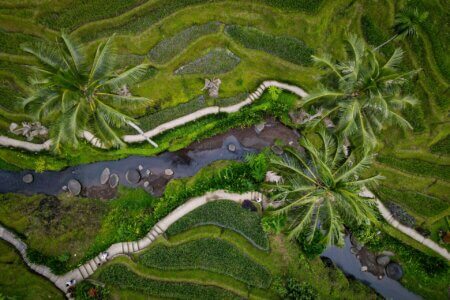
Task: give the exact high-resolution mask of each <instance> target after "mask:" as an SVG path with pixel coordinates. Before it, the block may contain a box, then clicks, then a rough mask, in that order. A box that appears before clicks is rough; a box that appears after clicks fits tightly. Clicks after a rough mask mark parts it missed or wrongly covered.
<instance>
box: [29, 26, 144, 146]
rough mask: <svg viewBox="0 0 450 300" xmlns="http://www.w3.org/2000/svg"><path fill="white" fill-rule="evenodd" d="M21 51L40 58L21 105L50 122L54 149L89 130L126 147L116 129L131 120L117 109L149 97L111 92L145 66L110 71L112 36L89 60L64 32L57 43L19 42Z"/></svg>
mask: <svg viewBox="0 0 450 300" xmlns="http://www.w3.org/2000/svg"><path fill="white" fill-rule="evenodd" d="M22 49H23V50H24V51H26V52H28V53H30V54H32V55H33V56H35V57H36V58H37V59H38V61H39V62H40V65H39V66H36V67H33V69H34V71H35V77H34V78H31V84H32V88H33V92H32V94H31V96H29V97H28V98H26V99H24V102H23V105H24V109H25V110H26V111H27V112H30V113H31V114H32V115H33V116H34V117H35V118H37V119H40V120H43V121H46V122H48V123H51V126H50V133H51V136H52V137H53V147H54V150H55V151H56V152H60V151H61V147H62V146H63V145H71V146H72V147H74V148H76V147H77V146H78V139H79V137H80V135H81V134H82V132H83V131H84V130H87V129H91V130H93V131H94V133H95V135H96V136H97V137H98V138H99V139H100V140H101V141H102V143H103V144H104V145H105V146H107V147H121V146H123V145H124V143H123V142H122V140H121V139H120V137H119V136H118V134H117V133H116V132H115V130H114V129H115V128H119V127H122V126H123V125H125V124H129V125H131V126H133V125H135V124H134V119H133V118H132V117H130V116H128V115H127V114H125V113H123V112H121V109H122V108H124V107H127V108H138V107H145V106H146V105H148V103H149V100H148V99H147V98H144V97H133V96H128V95H125V96H124V95H119V94H118V93H116V92H115V91H117V90H118V89H120V88H121V87H123V86H124V85H130V84H133V83H135V82H137V81H138V80H140V79H141V78H142V77H143V76H144V75H145V74H146V72H147V69H148V65H146V64H141V65H138V66H136V67H133V68H131V69H129V70H126V71H124V72H122V73H120V74H117V73H116V72H114V67H115V62H116V55H115V49H114V46H113V37H111V38H109V39H108V40H107V41H106V42H105V43H102V44H100V45H99V46H98V48H97V51H96V53H95V56H94V58H93V61H92V63H91V64H89V61H88V59H87V55H86V53H85V52H84V51H83V50H84V49H83V47H82V46H81V45H80V44H79V43H78V42H76V41H75V40H73V39H72V38H71V37H69V36H68V35H67V34H65V33H63V34H62V35H61V39H58V40H57V42H56V44H49V43H47V44H44V43H40V44H37V45H34V46H30V45H22Z"/></svg>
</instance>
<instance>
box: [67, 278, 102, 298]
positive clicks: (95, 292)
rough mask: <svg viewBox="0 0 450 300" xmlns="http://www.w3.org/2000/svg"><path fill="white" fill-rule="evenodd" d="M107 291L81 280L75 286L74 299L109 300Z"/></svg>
mask: <svg viewBox="0 0 450 300" xmlns="http://www.w3.org/2000/svg"><path fill="white" fill-rule="evenodd" d="M108 296H109V290H108V289H107V288H105V287H102V286H100V285H98V284H94V283H92V282H90V281H86V280H83V281H81V282H79V283H77V285H76V286H75V298H76V299H77V300H92V299H96V300H102V299H109V297H108Z"/></svg>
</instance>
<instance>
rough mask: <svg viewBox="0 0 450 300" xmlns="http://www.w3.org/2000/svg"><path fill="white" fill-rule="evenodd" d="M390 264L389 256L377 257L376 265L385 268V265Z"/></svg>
mask: <svg viewBox="0 0 450 300" xmlns="http://www.w3.org/2000/svg"><path fill="white" fill-rule="evenodd" d="M390 262H391V259H390V257H389V256H386V255H379V256H378V257H377V264H379V265H380V266H383V267H385V266H387V264H388V263H390Z"/></svg>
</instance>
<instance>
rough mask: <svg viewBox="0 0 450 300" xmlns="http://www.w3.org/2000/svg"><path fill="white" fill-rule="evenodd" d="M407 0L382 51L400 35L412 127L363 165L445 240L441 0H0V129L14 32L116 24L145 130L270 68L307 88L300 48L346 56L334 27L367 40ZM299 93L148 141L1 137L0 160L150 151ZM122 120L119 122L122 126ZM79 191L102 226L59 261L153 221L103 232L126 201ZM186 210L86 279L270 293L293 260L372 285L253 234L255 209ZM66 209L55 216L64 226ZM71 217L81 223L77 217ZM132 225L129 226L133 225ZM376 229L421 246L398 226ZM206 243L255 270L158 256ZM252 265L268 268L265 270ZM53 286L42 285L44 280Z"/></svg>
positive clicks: (15, 165)
mask: <svg viewBox="0 0 450 300" xmlns="http://www.w3.org/2000/svg"><path fill="white" fill-rule="evenodd" d="M405 5H408V6H411V7H418V8H419V9H420V10H422V11H427V12H428V13H429V17H428V19H427V21H426V23H425V24H424V25H423V26H421V28H419V34H418V36H417V37H415V38H407V39H403V40H395V41H394V42H393V43H391V44H389V45H388V46H387V47H384V48H382V51H381V53H380V55H382V56H387V55H388V54H390V53H392V52H393V50H394V48H395V46H401V47H402V48H403V49H404V50H405V54H406V63H405V66H404V68H405V70H406V69H408V70H410V69H421V72H420V73H419V75H418V78H417V79H415V81H414V82H412V83H410V84H408V86H407V87H406V88H407V90H409V91H410V92H411V93H412V94H414V95H415V96H416V97H417V98H418V99H419V105H417V106H415V107H413V108H407V109H405V111H404V112H403V113H404V115H405V116H406V118H407V119H408V121H410V123H411V124H412V125H413V127H414V128H413V130H412V131H409V132H408V131H407V132H403V131H400V130H396V129H393V128H389V129H388V130H386V131H385V132H384V134H383V136H382V137H381V141H382V145H381V146H380V147H379V150H380V154H379V155H378V157H377V163H376V164H375V167H374V168H372V169H371V170H370V171H369V172H368V173H375V172H379V173H381V174H382V175H384V176H385V177H386V180H384V181H383V182H382V184H381V185H380V186H379V187H378V189H377V190H376V193H377V195H378V196H379V197H380V199H381V200H382V201H383V202H385V203H395V204H397V205H399V206H401V208H402V209H403V210H404V211H405V212H406V213H407V214H409V215H411V216H412V217H414V219H415V226H416V227H418V228H420V229H421V231H423V232H424V233H426V234H429V235H430V237H431V238H432V239H433V240H435V241H436V242H439V243H441V244H442V245H444V246H445V247H447V249H450V246H449V245H448V244H444V243H442V242H441V238H440V236H439V232H440V231H449V230H450V196H449V195H450V174H449V169H450V154H449V150H450V148H449V147H450V144H449V139H450V123H449V118H448V112H449V111H448V108H449V103H450V92H449V81H450V73H449V72H450V57H449V55H448V53H447V52H448V51H447V48H448V45H449V44H450V37H449V35H448V34H442V32H447V33H448V32H449V30H450V29H449V26H450V25H449V24H450V22H448V13H447V11H448V7H447V6H448V3H447V2H446V1H443V0H410V1H407V0H399V1H395V2H394V1H390V0H366V1H355V0H320V1H314V0H284V1H283V0H147V1H145V0H126V1H125V0H109V1H108V5H107V6H105V5H104V1H103V0H92V1H83V0H60V1H50V0H47V1H38V0H27V1H14V0H0V135H5V136H10V137H14V138H18V137H17V136H15V135H13V134H12V133H11V132H10V131H9V124H10V123H11V122H13V121H15V122H18V121H21V120H24V119H26V118H27V117H26V115H25V113H24V111H23V109H22V106H21V104H20V99H21V97H23V96H25V95H26V93H27V92H28V91H29V84H28V83H27V80H28V76H29V75H30V74H31V72H30V67H33V66H36V64H37V61H36V60H35V59H34V58H33V57H31V56H28V55H26V53H25V52H23V51H22V50H21V49H20V45H21V44H23V43H36V42H37V41H40V40H47V41H52V40H54V39H55V37H56V36H57V35H58V33H59V31H60V30H62V29H64V30H65V31H67V32H68V33H70V34H71V35H72V36H73V37H76V38H78V39H79V40H81V41H82V42H84V43H85V45H86V49H87V50H88V51H89V52H94V51H95V48H96V46H97V45H98V44H99V43H100V42H101V41H104V40H105V38H107V37H109V36H111V35H112V34H114V33H115V34H116V45H117V47H118V52H119V55H118V63H119V65H120V66H121V67H122V68H126V67H128V66H133V65H136V64H137V63H140V62H146V63H149V64H150V65H151V66H152V69H151V71H150V72H149V73H148V75H147V76H146V77H145V79H144V80H143V81H141V82H140V83H138V84H136V85H134V86H132V87H131V91H132V93H133V94H134V95H139V96H145V97H148V98H150V99H152V100H153V101H152V103H151V104H150V105H148V107H146V108H145V109H139V110H134V111H133V110H131V111H130V112H129V113H131V114H132V115H133V116H134V117H136V118H137V119H138V121H139V123H140V125H141V127H142V128H143V129H144V130H150V129H152V128H155V127H156V126H158V125H160V124H162V123H164V122H166V121H168V120H170V119H173V118H174V117H180V116H183V115H185V114H187V113H191V112H193V111H195V110H197V109H199V108H204V107H208V106H213V105H231V104H235V103H237V102H239V101H241V100H242V99H243V98H245V96H246V94H247V93H248V92H250V91H253V90H254V89H255V88H256V87H257V86H258V85H259V84H260V83H261V82H262V81H264V80H268V79H276V80H279V81H282V82H286V83H291V84H295V85H298V86H300V87H302V88H304V89H305V90H306V91H308V92H310V91H312V90H313V89H314V87H315V86H316V84H317V81H318V80H319V79H321V78H322V75H323V71H322V70H320V69H318V68H315V67H313V66H312V64H311V58H310V56H311V54H322V53H330V54H332V55H333V56H335V57H340V58H341V57H344V56H345V54H346V51H345V48H344V43H343V40H344V39H345V37H346V36H347V34H348V33H351V32H352V33H357V34H359V35H361V36H363V37H364V38H365V40H366V41H367V43H369V44H371V45H379V44H381V43H382V42H384V41H385V40H387V39H389V37H390V36H392V35H393V33H392V29H391V24H392V23H393V19H394V16H395V14H396V12H398V11H399V10H400V9H401V8H402V7H404V6H405ZM213 76H216V77H219V78H220V79H221V81H222V85H221V89H220V98H219V99H209V98H208V97H205V96H204V94H203V92H202V90H201V89H202V88H203V85H204V79H205V78H210V77H213ZM297 101H298V99H297V97H295V96H293V95H291V94H287V93H283V94H281V96H280V99H279V101H278V102H277V101H272V100H271V98H270V97H269V96H268V95H267V94H265V95H264V96H263V97H262V99H261V100H259V102H257V104H255V105H252V106H251V107H248V108H246V109H244V110H243V111H241V112H239V113H236V114H234V115H231V116H228V115H227V116H224V115H219V116H214V117H205V118H202V119H201V120H199V121H197V122H195V123H190V124H187V125H185V126H183V127H180V128H177V129H174V130H171V131H169V132H167V133H164V134H162V135H160V136H158V137H156V138H155V141H156V142H157V143H158V144H159V145H160V147H159V148H158V149H154V148H153V147H151V146H150V145H148V144H139V145H133V146H129V147H128V148H124V149H119V150H110V151H103V150H99V149H94V148H92V147H90V146H89V145H87V144H83V145H81V147H80V149H79V150H78V151H77V152H75V153H65V155H63V156H60V157H54V156H53V155H51V154H48V153H41V154H39V156H38V155H37V154H34V153H28V152H22V151H19V150H14V149H9V148H3V147H2V148H0V168H1V169H11V170H17V169H22V168H23V169H41V170H44V169H53V170H57V169H62V168H64V167H66V166H69V165H77V164H81V163H88V162H93V161H98V160H112V159H118V158H123V157H126V156H129V155H133V154H134V155H154V154H157V153H159V152H162V151H165V150H169V151H173V150H178V149H181V148H183V147H185V146H187V145H189V144H190V143H192V142H194V141H198V140H200V139H203V138H205V137H208V136H211V135H214V134H217V133H220V132H223V131H225V130H227V129H229V128H232V127H236V126H250V125H253V124H256V123H258V122H260V121H261V120H262V119H263V118H264V117H266V116H267V114H268V113H267V112H268V111H281V110H283V109H289V108H292V107H294V106H295V104H296V102H297ZM123 133H129V131H128V130H123ZM136 197H137V198H139V196H136ZM24 201H25V202H26V201H27V200H24ZM151 201H152V200H148V199H147V200H145V201H142V202H141V203H140V204H142V207H144V208H145V209H148V210H149V211H150V210H152V209H153V208H154V207H153V203H151ZM22 204H23V203H22ZM25 204H26V203H25ZM125 204H126V203H125ZM178 204H180V203H178V202H177V203H172V204H171V205H173V206H176V205H178ZM15 205H17V206H20V205H21V203H14V204H11V205H8V209H5V210H3V211H2V212H0V218H2V219H1V220H0V222H2V223H7V225H8V226H9V227H11V228H13V229H15V230H16V231H18V232H21V233H22V232H24V233H26V235H27V236H28V239H29V242H31V243H32V244H33V243H34V244H35V245H36V248H37V249H39V250H40V252H44V253H47V254H48V255H58V256H60V258H61V259H62V260H64V257H61V255H64V251H62V250H63V249H74V248H73V245H72V244H71V243H74V242H73V241H74V240H76V238H79V237H74V236H70V235H65V234H63V233H62V231H61V232H59V229H60V228H59V227H58V228H59V229H58V228H53V229H52V230H53V231H51V230H50V231H49V233H51V235H50V237H51V238H56V239H58V240H59V241H62V242H61V244H58V245H64V247H61V248H58V247H56V248H58V249H56V248H55V247H54V245H51V244H50V243H47V241H48V240H47V239H42V240H40V238H39V234H41V232H39V234H35V235H34V232H33V231H30V228H31V227H32V224H33V222H34V224H35V223H36V222H37V221H36V219H32V220H31V221H30V220H25V219H23V216H18V217H17V218H15V219H14V220H12V219H13V218H12V217H11V216H14V212H15V210H16V209H17V206H15ZM89 205H90V206H92V207H90V208H89V209H88V210H95V212H90V213H91V215H90V218H89V216H87V217H86V219H85V220H81V221H86V222H87V223H88V224H90V225H92V227H90V228H91V229H92V232H98V231H101V232H102V233H103V234H104V235H103V236H102V237H103V238H102V239H101V240H100V239H98V240H95V239H94V235H93V234H92V232H91V233H89V232H87V233H86V234H84V235H83V239H82V243H77V247H78V248H76V249H75V250H73V251H76V252H79V253H80V256H79V257H78V258H77V259H75V258H73V257H72V258H71V261H69V262H67V261H65V263H66V264H67V265H69V263H70V264H76V263H78V262H79V260H82V258H81V256H82V257H83V258H85V257H89V255H91V254H92V255H93V254H94V252H96V251H97V250H98V249H104V248H105V245H108V244H110V243H112V242H115V241H117V240H116V239H120V238H121V237H123V236H129V235H130V234H131V235H133V234H134V235H135V236H139V235H140V234H141V233H142V232H145V230H146V229H148V227H149V226H150V225H151V222H153V220H150V221H149V220H147V219H145V220H144V218H142V223H139V224H126V222H125V221H124V222H125V223H124V224H125V225H123V226H122V227H120V228H119V229H120V230H123V232H122V233H123V235H122V236H118V237H113V231H114V232H115V230H116V229H117V227H114V226H113V225H114V222H116V220H117V219H119V218H120V217H121V216H122V215H121V214H122V213H123V212H124V210H126V209H125V208H124V207H109V208H107V209H105V211H103V210H101V209H100V207H101V205H99V203H97V202H94V203H90V204H89ZM96 205H98V207H97V206H96ZM112 206H113V205H112ZM119 206H120V205H119ZM142 207H137V208H136V209H135V210H133V208H130V209H129V210H126V213H127V214H130V215H133V216H135V215H136V214H139V212H138V210H139V209H141V208H142ZM76 208H77V206H75V207H74V208H73V209H76ZM170 208H173V207H170ZM83 209H87V208H86V207H84V208H83ZM167 209H169V208H167ZM230 209H232V208H230ZM238 209H240V208H238ZM34 213H35V212H34ZM127 214H124V215H125V216H126V215H127ZM69 216H70V214H69ZM100 216H101V217H105V216H106V217H105V218H108V216H109V218H110V219H109V221H108V219H102V220H103V221H104V223H103V225H104V227H101V226H100V224H98V223H95V222H94V220H96V219H97V218H98V217H100ZM206 216H208V217H211V219H208V218H206ZM40 217H42V216H40ZM191 217H192V219H186V220H184V221H182V222H180V223H178V225H177V224H176V226H174V227H172V228H171V229H170V230H169V231H168V236H167V239H164V238H161V239H160V240H159V242H158V243H155V245H153V246H152V247H151V248H150V249H148V251H147V252H146V253H143V254H141V255H139V256H135V257H131V258H120V259H118V260H115V261H113V262H111V263H109V264H108V265H106V266H105V267H103V268H101V269H100V270H99V271H97V273H96V274H95V279H96V280H99V281H101V282H104V283H105V284H106V285H107V286H109V287H110V290H111V294H113V295H115V296H120V297H123V298H133V299H134V298H136V299H138V298H139V297H142V296H139V295H140V294H144V295H145V296H143V298H145V297H150V296H155V291H157V293H158V294H157V295H158V296H163V297H179V296H180V295H182V294H183V295H184V293H188V295H189V296H190V297H192V298H195V297H198V295H205V298H211V299H212V298H215V299H217V298H246V297H255V298H268V296H270V295H273V294H274V293H275V291H274V290H273V282H274V280H276V278H277V277H279V276H282V275H283V274H285V273H286V272H290V273H292V274H294V275H295V276H296V277H298V278H303V279H305V280H307V281H308V282H309V283H310V284H311V285H312V286H313V287H314V288H316V289H317V290H318V292H319V295H320V296H322V297H333V296H335V297H339V298H345V297H347V298H363V297H364V298H367V297H369V298H370V297H372V296H373V295H369V294H370V293H369V292H368V291H367V290H366V289H365V288H364V287H361V286H360V285H356V284H355V283H353V282H352V283H351V284H349V280H348V279H346V278H345V277H344V276H343V275H342V273H340V272H338V271H336V270H335V271H332V270H329V269H326V268H324V267H323V265H322V263H321V262H320V261H318V259H316V260H314V261H312V262H309V263H304V264H300V265H299V264H291V263H290V262H292V261H293V260H298V257H299V255H300V254H299V252H298V249H297V248H296V247H294V246H293V245H291V244H290V243H288V242H287V241H285V240H283V239H282V238H280V237H279V236H276V237H271V238H270V239H269V240H268V239H267V238H264V237H261V233H262V231H258V230H256V229H255V227H254V226H253V225H252V224H254V222H259V219H258V218H255V216H254V218H248V219H247V221H248V224H247V226H243V227H242V228H235V227H233V226H234V225H231V223H227V219H226V218H225V216H224V215H221V216H217V215H214V214H211V215H202V217H204V219H202V218H200V217H199V216H191ZM218 217H222V219H220V218H219V219H220V220H218V219H217V218H218ZM247 217H248V216H243V218H247ZM122 219H124V218H122ZM67 220H69V221H67ZM70 220H72V219H70V218H68V219H64V220H63V221H64V222H66V221H67V222H71V221H70ZM105 220H106V221H105ZM59 221H61V220H59ZM78 221H80V220H78ZM81 221H80V222H81ZM91 221H92V223H90V222H91ZM122 221H123V220H122ZM219 221H220V222H219ZM8 222H9V223H8ZM64 222H62V223H61V224H62V225H61V224H60V226H62V227H64V226H66V223H64ZM216 223H217V224H216ZM30 224H31V225H30ZM105 224H106V225H105ZM249 224H250V225H251V226H250V225H249ZM40 226H42V227H43V228H44V227H45V226H44V225H43V224H40ZM74 226H78V227H82V226H81V225H80V224H78V223H77V222H75V223H74ZM177 226H178V227H177ZM62 227H61V228H62ZM250 227H251V228H253V231H252V230H249V228H250ZM42 230H45V228H44V229H42ZM133 230H136V231H138V232H136V231H134V232H131V231H133ZM130 232H131V233H130ZM386 232H387V233H389V234H391V235H392V236H394V237H395V238H396V239H399V240H402V241H404V242H405V243H406V244H409V245H412V247H415V248H417V249H419V250H421V251H426V249H425V250H424V249H423V248H421V247H420V245H417V243H414V242H412V241H411V239H409V238H407V237H406V236H405V235H402V234H397V233H393V232H392V231H389V230H387V231H386ZM201 243H205V244H201ZM214 243H226V244H223V245H226V246H225V247H230V249H233V251H235V252H233V253H235V254H236V255H235V256H234V257H235V258H236V257H239V258H240V259H242V260H245V261H246V262H248V263H249V264H250V263H253V264H254V265H255V266H256V267H255V268H252V269H253V270H256V271H255V272H254V273H255V274H252V276H250V275H249V274H247V275H248V276H250V277H251V278H250V277H249V278H244V275H243V274H245V272H243V271H242V270H240V272H239V270H237V268H236V269H232V268H231V267H232V265H229V266H225V265H224V264H223V262H218V263H217V265H216V267H215V268H214V269H201V268H197V269H196V270H191V269H189V268H190V266H189V265H182V263H181V262H179V261H176V260H174V261H173V263H174V265H173V266H172V268H170V269H164V270H162V269H161V268H160V269H158V266H161V265H158V262H160V261H161V262H167V261H166V260H168V259H170V257H162V254H161V252H164V253H166V252H168V251H167V250H168V249H170V250H171V251H174V253H178V252H177V251H180V252H183V253H189V251H198V249H203V248H202V247H206V248H208V245H216V244H214ZM216 246H217V245H216ZM2 247H3V246H2ZM158 247H159V248H158ZM183 247H185V248H183ZM217 247H219V246H217ZM267 249H270V252H267V251H266V250H267ZM163 250H164V251H163ZM211 250H213V247H212V246H211ZM89 251H91V252H92V253H90V252H89ZM146 255H147V256H148V257H147V258H148V259H147V260H146V259H145V257H146ZM173 255H175V254H173ZM149 257H150V258H151V259H150V258H149ZM242 260H241V262H242ZM405 260H406V258H405ZM171 261H172V260H171ZM67 265H66V268H68V267H67ZM165 265H166V264H165ZM20 267H23V266H20ZM186 268H187V269H189V270H186ZM267 272H268V273H270V276H267ZM304 273H308V274H310V275H308V276H306V275H304ZM311 274H312V275H311ZM322 277H323V278H328V279H330V281H333V282H335V286H324V285H323V284H321V282H322ZM129 278H133V280H131V279H130V280H128V279H129ZM262 278H264V280H268V278H270V280H268V281H267V282H263V281H262V280H263V279H262ZM30 280H32V279H30ZM33 280H34V279H33ZM258 280H259V281H258ZM409 280H410V281H409V286H414V284H415V283H416V282H414V281H413V280H412V279H411V278H410V279H409ZM255 282H257V283H255ZM424 284H425V283H424ZM1 287H2V286H1V285H0V288H1ZM85 288H87V287H85ZM80 289H82V287H80ZM417 289H418V290H420V291H422V290H421V289H425V288H423V287H418V288H417ZM50 290H51V288H49V294H52V295H53V294H55V293H54V291H50ZM80 293H81V292H80ZM427 293H428V294H427V296H429V297H431V298H432V297H433V296H435V295H434V294H433V291H427ZM6 295H8V294H6ZM55 295H56V294H55ZM343 295H344V296H343ZM441 295H442V294H439V296H441ZM57 296H58V297H59V296H60V295H57ZM57 296H55V297H57ZM0 298H1V294H0Z"/></svg>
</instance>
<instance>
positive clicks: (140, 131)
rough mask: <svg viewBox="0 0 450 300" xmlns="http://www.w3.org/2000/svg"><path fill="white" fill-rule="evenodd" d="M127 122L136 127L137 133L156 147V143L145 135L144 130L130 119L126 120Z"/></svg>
mask: <svg viewBox="0 0 450 300" xmlns="http://www.w3.org/2000/svg"><path fill="white" fill-rule="evenodd" d="M127 124H128V125H130V126H131V127H133V128H134V129H136V131H137V132H139V134H141V135H142V136H143V137H144V138H145V139H146V140H147V141H148V142H149V143H150V144H151V145H152V146H153V147H155V148H158V144H157V143H155V142H154V141H152V140H151V139H150V138H149V137H147V136H145V133H144V131H143V130H142V129H141V128H140V127H139V126H137V125H136V124H134V123H133V122H131V121H127Z"/></svg>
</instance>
